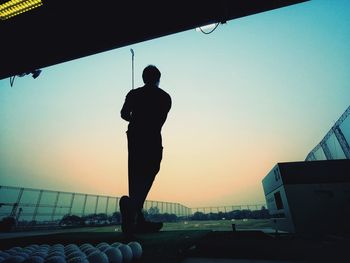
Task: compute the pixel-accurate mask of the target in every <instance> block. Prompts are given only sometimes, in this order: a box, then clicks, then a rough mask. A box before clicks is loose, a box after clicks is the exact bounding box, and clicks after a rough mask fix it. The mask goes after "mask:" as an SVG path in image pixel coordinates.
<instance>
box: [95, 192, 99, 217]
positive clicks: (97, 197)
mask: <svg viewBox="0 0 350 263" xmlns="http://www.w3.org/2000/svg"><path fill="white" fill-rule="evenodd" d="M98 199H99V196H98V195H96V204H95V215H96V214H97V206H98Z"/></svg>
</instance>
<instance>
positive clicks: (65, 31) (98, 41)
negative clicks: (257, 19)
mask: <svg viewBox="0 0 350 263" xmlns="http://www.w3.org/2000/svg"><path fill="white" fill-rule="evenodd" d="M305 1H306V0H215V1H211V2H209V3H208V2H207V1H190V0H186V1H183V0H178V1H166V0H164V1H150V0H149V1H138V2H137V1H120V0H119V1H117V0H98V1H86V0H84V1H82V0H71V1H63V0H43V6H41V7H39V8H37V9H34V10H32V11H31V12H28V13H23V14H21V15H18V16H15V17H13V18H10V19H7V20H0V43H1V44H0V45H1V56H0V79H4V78H7V77H10V76H14V75H19V74H21V73H25V72H31V71H32V70H34V69H40V68H44V67H47V66H52V65H55V64H58V63H62V62H67V61H70V60H73V59H78V58H82V57H85V56H89V55H93V54H97V53H100V52H104V51H108V50H112V49H115V48H120V47H123V46H127V45H131V44H134V43H139V42H142V41H146V40H150V39H154V38H157V37H162V36H166V35H170V34H174V33H178V32H182V31H185V30H189V29H193V28H196V27H199V26H203V25H206V24H210V23H215V22H226V21H229V20H232V19H235V18H240V17H244V16H248V15H252V14H256V13H260V12H264V11H268V10H272V9H276V8H280V7H285V6H288V5H292V4H297V3H301V2H305ZM2 2H4V1H2Z"/></svg>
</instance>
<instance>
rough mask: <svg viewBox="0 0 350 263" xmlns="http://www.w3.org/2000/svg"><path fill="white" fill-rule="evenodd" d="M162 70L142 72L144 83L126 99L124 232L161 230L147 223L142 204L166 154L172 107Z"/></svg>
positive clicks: (150, 66) (122, 111) (122, 209)
mask: <svg viewBox="0 0 350 263" xmlns="http://www.w3.org/2000/svg"><path fill="white" fill-rule="evenodd" d="M160 76H161V73H160V71H159V70H158V68H157V67H155V66H153V65H149V66H147V67H146V68H145V69H144V70H143V73H142V79H143V82H144V83H145V85H144V86H143V87H140V88H137V89H135V90H131V91H130V92H129V93H128V94H127V95H126V98H125V102H124V105H123V108H122V109H121V117H122V118H123V119H124V120H126V121H128V122H129V125H128V131H127V138H128V152H129V153H128V181H129V196H123V197H122V198H121V199H120V202H119V206H120V212H121V216H122V231H123V233H124V234H132V233H148V232H157V231H159V230H160V229H161V228H162V226H163V223H161V222H159V223H156V222H148V221H146V220H145V218H144V215H143V213H142V209H143V204H144V202H145V200H146V197H147V194H148V192H149V191H150V189H151V186H152V184H153V181H154V179H155V176H156V175H157V173H158V171H159V169H160V162H161V160H162V156H163V146H162V136H161V130H162V126H163V124H164V122H165V121H166V119H167V115H168V112H169V110H170V108H171V97H170V96H169V94H168V93H166V92H165V91H164V90H162V89H161V88H159V86H158V85H159V81H160Z"/></svg>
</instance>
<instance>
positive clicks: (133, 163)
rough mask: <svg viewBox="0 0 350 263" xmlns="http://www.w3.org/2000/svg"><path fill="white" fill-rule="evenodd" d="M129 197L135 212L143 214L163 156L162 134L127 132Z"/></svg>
mask: <svg viewBox="0 0 350 263" xmlns="http://www.w3.org/2000/svg"><path fill="white" fill-rule="evenodd" d="M127 137H128V151H129V155H128V174H129V175H128V180H129V197H130V199H131V201H132V203H133V205H134V208H135V212H136V214H138V215H140V214H141V215H142V208H143V204H144V202H145V200H146V197H147V194H148V192H149V191H150V189H151V187H152V184H153V181H154V178H155V177H156V175H157V173H158V171H159V169H160V162H161V160H162V157H163V147H162V138H161V135H160V134H136V133H133V132H127Z"/></svg>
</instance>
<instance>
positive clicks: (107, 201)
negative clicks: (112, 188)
mask: <svg viewBox="0 0 350 263" xmlns="http://www.w3.org/2000/svg"><path fill="white" fill-rule="evenodd" d="M108 203H109V196H107V203H106V215H107V213H108Z"/></svg>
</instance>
